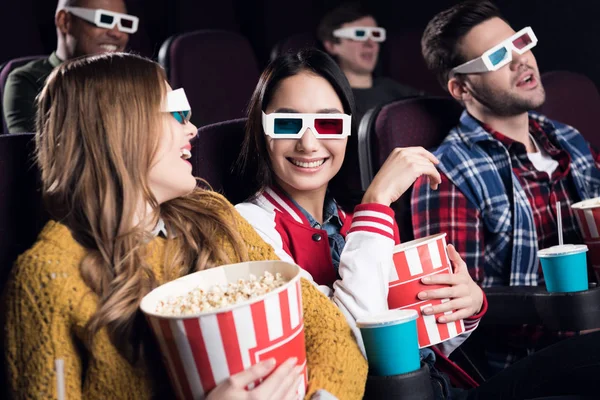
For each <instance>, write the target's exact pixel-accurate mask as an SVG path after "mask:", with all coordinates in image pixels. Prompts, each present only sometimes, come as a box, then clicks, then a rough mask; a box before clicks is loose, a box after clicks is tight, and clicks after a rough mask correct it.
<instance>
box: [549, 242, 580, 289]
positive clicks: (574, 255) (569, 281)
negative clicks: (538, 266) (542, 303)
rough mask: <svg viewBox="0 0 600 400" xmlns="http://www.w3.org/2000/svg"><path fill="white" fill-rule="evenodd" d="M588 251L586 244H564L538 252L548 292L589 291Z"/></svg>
mask: <svg viewBox="0 0 600 400" xmlns="http://www.w3.org/2000/svg"><path fill="white" fill-rule="evenodd" d="M587 251H588V248H587V246H586V245H584V244H580V245H574V244H564V245H562V246H560V245H558V246H553V247H549V248H547V249H544V250H540V251H538V257H539V259H540V261H541V263H542V270H543V271H544V279H545V280H546V290H548V291H549V292H561V293H562V292H580V291H582V290H588V276H587V260H586V254H585V253H586V252H587Z"/></svg>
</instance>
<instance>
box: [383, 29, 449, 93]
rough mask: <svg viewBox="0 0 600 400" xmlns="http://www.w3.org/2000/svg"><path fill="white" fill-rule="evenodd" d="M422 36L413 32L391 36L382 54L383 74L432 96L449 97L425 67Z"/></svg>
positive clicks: (417, 32) (418, 32)
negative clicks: (422, 53)
mask: <svg viewBox="0 0 600 400" xmlns="http://www.w3.org/2000/svg"><path fill="white" fill-rule="evenodd" d="M421 34H422V32H420V31H411V32H403V33H392V34H390V35H389V37H388V38H387V40H386V42H385V44H384V45H383V47H382V53H381V58H382V60H381V63H382V69H383V74H384V75H385V76H389V77H390V78H392V79H394V80H396V81H398V82H400V83H403V84H406V85H409V86H412V87H414V88H415V89H420V90H423V91H424V92H425V93H427V94H429V95H431V96H434V95H435V96H448V93H446V91H445V90H444V89H442V87H441V86H440V84H439V83H438V82H437V79H436V78H435V75H434V74H433V73H432V72H431V71H429V70H428V68H427V66H426V65H425V60H424V59H423V56H422V55H421Z"/></svg>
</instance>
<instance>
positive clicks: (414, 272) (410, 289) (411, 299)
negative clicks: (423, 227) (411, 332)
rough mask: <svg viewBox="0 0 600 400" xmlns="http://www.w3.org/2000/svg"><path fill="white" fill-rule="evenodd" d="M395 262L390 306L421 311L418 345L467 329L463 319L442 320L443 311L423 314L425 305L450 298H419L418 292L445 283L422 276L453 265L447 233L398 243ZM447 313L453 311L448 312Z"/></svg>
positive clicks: (390, 291)
mask: <svg viewBox="0 0 600 400" xmlns="http://www.w3.org/2000/svg"><path fill="white" fill-rule="evenodd" d="M394 265H395V269H394V270H393V271H392V276H391V277H390V286H389V288H390V289H389V295H388V306H389V308H390V309H411V310H415V311H417V312H418V313H419V318H418V319H417V330H418V334H419V347H420V348H423V347H428V346H431V345H434V344H438V343H441V342H444V341H446V340H449V339H452V338H453V337H456V336H458V335H460V334H461V333H463V332H464V331H465V325H464V323H463V320H459V321H454V322H449V323H445V324H442V323H439V322H437V319H438V318H439V317H441V316H442V314H436V315H423V312H422V310H423V309H425V308H426V307H432V306H436V305H439V304H442V303H445V302H447V301H450V299H428V300H420V299H419V298H418V297H417V294H419V292H421V291H423V290H432V289H438V288H442V287H445V286H446V285H425V284H423V283H421V279H422V278H423V277H425V276H431V275H437V274H451V273H453V272H452V266H451V265H450V260H449V259H448V253H447V252H446V234H445V233H441V234H438V235H433V236H428V237H425V238H421V239H417V240H413V241H411V242H407V243H402V244H399V245H398V246H396V247H395V248H394ZM445 314H450V312H446V313H445Z"/></svg>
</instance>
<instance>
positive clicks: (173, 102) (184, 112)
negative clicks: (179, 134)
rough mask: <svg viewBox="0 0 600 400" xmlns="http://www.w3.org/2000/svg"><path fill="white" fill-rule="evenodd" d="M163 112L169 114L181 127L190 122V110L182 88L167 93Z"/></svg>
mask: <svg viewBox="0 0 600 400" xmlns="http://www.w3.org/2000/svg"><path fill="white" fill-rule="evenodd" d="M163 112H168V113H171V115H173V118H175V119H176V120H177V122H179V123H180V124H182V125H185V124H186V123H187V122H189V121H190V118H192V108H191V107H190V103H189V102H188V99H187V96H186V95H185V91H184V90H183V88H180V89H177V90H172V91H170V92H167V96H166V102H165V105H164V107H163Z"/></svg>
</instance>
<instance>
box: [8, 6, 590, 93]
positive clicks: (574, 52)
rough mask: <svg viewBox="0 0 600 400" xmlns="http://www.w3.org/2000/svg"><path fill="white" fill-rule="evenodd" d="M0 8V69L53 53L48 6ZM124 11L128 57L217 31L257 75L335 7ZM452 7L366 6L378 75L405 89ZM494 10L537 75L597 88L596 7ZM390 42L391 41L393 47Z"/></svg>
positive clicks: (146, 8)
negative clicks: (532, 45) (132, 20)
mask: <svg viewBox="0 0 600 400" xmlns="http://www.w3.org/2000/svg"><path fill="white" fill-rule="evenodd" d="M0 3H1V5H0V16H1V18H2V23H0V37H1V38H2V40H0V64H2V63H4V62H6V61H7V60H9V59H12V58H15V57H20V56H26V55H37V54H49V53H50V52H51V51H52V50H53V49H54V47H55V45H56V34H55V32H54V18H53V16H54V11H55V7H56V1H52V0H19V1H9V0H1V2H0ZM126 3H127V5H128V8H129V12H130V13H132V14H134V15H137V16H138V17H139V18H140V29H139V31H138V33H136V34H135V35H133V36H132V38H131V41H130V44H131V46H130V47H131V49H132V50H133V51H136V52H139V53H141V54H143V55H147V56H151V57H154V58H157V56H158V51H159V48H160V46H161V44H162V43H163V41H164V40H165V39H167V38H168V37H170V36H172V35H174V34H178V33H182V32H188V31H194V30H200V29H224V30H229V31H234V32H238V33H241V34H242V35H243V36H245V37H246V38H247V39H248V40H249V41H250V43H251V45H252V47H253V49H254V51H255V53H256V56H257V61H258V65H259V68H262V66H264V65H265V63H266V62H267V61H268V58H269V54H270V53H271V51H272V49H273V47H274V46H275V45H276V44H277V43H278V42H280V41H282V40H285V39H286V38H289V37H290V36H293V35H297V34H303V33H310V32H313V31H314V28H315V26H316V24H317V22H318V20H319V17H320V16H321V15H322V14H323V13H324V12H325V11H326V10H328V9H330V8H332V7H334V6H336V5H337V4H339V3H341V2H340V1H333V0H329V1H318V0H305V1H302V2H299V1H295V2H292V1H282V0H213V1H206V0H127V1H126ZM455 3H456V1H449V0H426V1H415V0H411V1H386V0H371V1H368V2H366V5H367V6H368V7H370V8H371V9H372V10H373V13H374V15H375V17H376V18H377V20H378V21H379V22H380V24H381V25H382V26H384V27H385V28H386V29H387V30H388V37H390V40H388V42H387V43H386V44H385V45H384V47H383V50H382V52H383V53H382V63H383V64H385V62H386V60H387V59H388V58H389V57H403V58H404V61H403V62H404V63H406V65H407V67H406V68H405V70H404V71H396V72H394V71H387V70H386V68H385V67H384V66H383V67H382V68H383V69H384V71H385V72H386V73H388V74H390V75H391V76H393V77H395V78H397V79H399V80H401V81H407V82H410V81H411V77H410V76H404V77H403V78H404V79H400V78H402V75H406V74H411V73H412V72H411V71H413V70H414V69H415V68H420V66H421V65H422V64H420V63H422V61H421V59H420V55H419V53H418V46H419V43H418V39H419V38H420V35H421V32H422V30H423V28H424V26H425V24H426V23H427V21H428V20H429V19H430V18H431V17H432V16H433V15H434V14H435V13H437V12H438V11H441V10H443V9H444V8H447V7H448V6H451V5H452V4H455ZM496 4H497V5H498V6H499V7H500V9H501V10H502V11H503V13H504V15H505V16H506V17H507V19H508V20H509V21H510V22H511V24H512V25H513V27H514V28H515V29H516V30H518V29H519V28H521V27H524V26H528V25H529V26H532V27H533V29H534V31H535V32H536V34H537V36H538V38H539V44H538V46H537V48H536V49H535V50H534V54H535V55H536V57H537V59H538V64H539V65H540V69H541V71H542V72H545V71H550V70H557V69H563V70H565V69H566V70H570V71H573V72H579V73H583V74H585V75H587V76H588V77H590V78H591V79H593V80H594V82H595V83H596V85H600V52H599V51H598V43H597V40H598V39H599V38H600V24H598V23H597V16H598V15H599V14H600V3H599V2H595V1H588V0H569V1H567V0H498V1H496ZM394 36H398V38H396V40H394ZM395 43H402V45H401V46H400V47H401V48H400V49H397V48H395V46H394V44H395ZM400 53H405V54H400ZM207 56H210V55H207ZM429 84H430V83H428V84H426V85H429ZM425 89H428V88H427V87H426V88H425ZM434 89H437V88H434Z"/></svg>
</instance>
